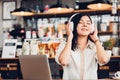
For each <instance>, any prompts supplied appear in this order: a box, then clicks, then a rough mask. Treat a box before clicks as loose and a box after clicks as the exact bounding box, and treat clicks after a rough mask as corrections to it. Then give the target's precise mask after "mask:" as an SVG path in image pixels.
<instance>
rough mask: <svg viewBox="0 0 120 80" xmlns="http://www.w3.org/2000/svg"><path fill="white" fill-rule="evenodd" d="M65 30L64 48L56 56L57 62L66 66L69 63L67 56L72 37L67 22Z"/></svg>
mask: <svg viewBox="0 0 120 80" xmlns="http://www.w3.org/2000/svg"><path fill="white" fill-rule="evenodd" d="M66 32H67V35H68V39H67V42H66V45H65V48H64V49H63V51H62V52H61V53H60V56H59V58H58V60H59V62H60V63H61V64H62V65H63V66H66V65H68V63H69V58H70V52H71V46H72V38H73V33H72V31H71V30H70V28H69V24H68V25H67V26H66Z"/></svg>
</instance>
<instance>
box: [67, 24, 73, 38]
mask: <svg viewBox="0 0 120 80" xmlns="http://www.w3.org/2000/svg"><path fill="white" fill-rule="evenodd" d="M66 33H67V35H68V38H71V39H72V38H73V32H72V30H71V28H70V23H68V24H67V26H66Z"/></svg>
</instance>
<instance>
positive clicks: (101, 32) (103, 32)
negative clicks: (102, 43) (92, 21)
mask: <svg viewBox="0 0 120 80" xmlns="http://www.w3.org/2000/svg"><path fill="white" fill-rule="evenodd" d="M118 33H120V32H117V34H118ZM112 34H113V32H112V31H99V32H98V35H112Z"/></svg>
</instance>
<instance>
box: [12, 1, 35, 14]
mask: <svg viewBox="0 0 120 80" xmlns="http://www.w3.org/2000/svg"><path fill="white" fill-rule="evenodd" d="M11 14H12V15H14V16H32V15H33V12H32V11H31V10H30V9H27V8H24V6H23V1H22V0H21V4H20V8H17V9H15V10H14V11H11Z"/></svg>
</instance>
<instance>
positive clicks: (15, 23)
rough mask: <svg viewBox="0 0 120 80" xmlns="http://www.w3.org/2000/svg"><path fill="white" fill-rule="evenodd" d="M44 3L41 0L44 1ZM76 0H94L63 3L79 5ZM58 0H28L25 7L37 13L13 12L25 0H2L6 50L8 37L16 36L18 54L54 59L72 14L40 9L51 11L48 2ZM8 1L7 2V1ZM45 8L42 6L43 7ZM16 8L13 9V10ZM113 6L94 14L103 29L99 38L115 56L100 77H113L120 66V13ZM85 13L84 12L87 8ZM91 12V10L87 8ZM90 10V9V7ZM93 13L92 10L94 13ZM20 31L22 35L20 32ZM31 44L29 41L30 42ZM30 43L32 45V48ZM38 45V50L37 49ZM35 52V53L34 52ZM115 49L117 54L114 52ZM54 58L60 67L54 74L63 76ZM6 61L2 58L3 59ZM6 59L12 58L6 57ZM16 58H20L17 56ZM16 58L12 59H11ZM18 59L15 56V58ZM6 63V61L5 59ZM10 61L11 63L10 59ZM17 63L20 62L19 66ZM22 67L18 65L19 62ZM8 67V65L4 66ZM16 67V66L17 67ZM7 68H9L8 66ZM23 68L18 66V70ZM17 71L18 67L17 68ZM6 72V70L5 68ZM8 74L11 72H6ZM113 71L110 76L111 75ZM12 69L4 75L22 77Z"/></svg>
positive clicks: (0, 38)
mask: <svg viewBox="0 0 120 80" xmlns="http://www.w3.org/2000/svg"><path fill="white" fill-rule="evenodd" d="M40 1H41V2H42V3H41V2H40ZM76 1H80V2H90V1H92V0H85V1H81V0H69V1H68V0H62V3H66V4H67V5H68V6H69V7H72V8H75V6H76ZM56 2H57V0H52V2H51V1H50V0H24V7H26V8H32V9H33V11H34V12H35V13H38V15H36V14H35V15H34V16H27V17H22V16H13V15H11V14H10V13H9V12H10V11H11V10H12V9H14V8H19V7H20V4H21V0H0V7H1V9H0V17H1V18H0V26H1V27H0V50H1V51H2V50H3V43H4V40H5V39H14V38H16V39H17V40H18V43H17V44H18V47H17V49H16V54H17V55H15V56H16V57H17V56H19V55H37V54H47V55H48V57H50V58H52V59H54V56H55V50H56V48H57V46H58V45H59V43H60V41H61V39H66V32H65V26H66V22H67V21H68V19H69V17H70V15H72V14H71V13H68V14H61V15H59V16H58V15H57V14H52V15H48V14H44V15H41V14H40V15H39V13H40V12H47V10H46V6H50V5H52V4H55V3H56ZM6 4H7V5H6ZM41 9H42V10H41ZM77 10H78V12H80V11H79V9H77V8H76V12H77ZM12 11H13V10H12ZM111 12H112V10H110V12H109V13H108V14H104V13H99V12H98V13H97V11H93V14H92V15H91V17H92V19H93V21H94V23H95V26H97V28H98V30H99V39H100V41H101V42H102V44H103V45H104V47H105V49H106V50H111V51H112V55H113V57H112V58H111V62H110V63H108V64H107V65H105V66H103V67H99V72H101V74H102V75H99V77H100V78H109V77H110V78H111V77H113V74H114V73H115V72H116V71H118V70H120V57H119V56H120V52H119V48H120V41H119V39H120V35H119V32H118V30H119V29H120V28H118V27H119V21H118V20H119V19H118V17H119V15H118V14H117V15H113V14H112V13H111ZM83 13H84V12H83ZM86 13H87V12H86ZM88 14H89V11H88ZM90 14H91V13H90ZM17 30H19V31H23V32H24V30H25V32H26V33H25V34H24V33H17V32H19V31H17ZM19 34H20V35H19ZM28 42H29V43H30V44H29V43H28ZM30 45H31V46H32V48H30ZM33 49H34V50H33ZM33 52H34V53H35V52H36V53H35V54H34V53H33ZM113 52H114V54H113ZM52 59H50V63H52V64H50V65H51V66H52V67H51V68H52V70H53V67H56V69H55V70H56V71H55V70H53V71H52V76H53V77H54V78H59V77H61V76H62V75H61V74H62V68H61V67H60V66H58V65H57V64H56V63H55V62H54V60H52ZM1 61H2V59H1ZM6 61H9V59H8V60H6ZM15 61H16V60H15ZM11 62H12V61H10V63H11ZM13 62H14V59H13ZM3 64H5V63H3ZM7 64H9V63H7ZM15 67H16V66H15ZM17 67H18V65H17ZM9 68H10V69H12V68H11V67H9ZM0 69H1V71H2V69H3V70H4V69H5V67H4V68H3V67H2V68H0ZM13 69H14V68H13ZM5 70H6V69H5ZM7 70H8V69H7ZM7 70H6V71H7ZM19 70H20V69H19V68H18V71H19ZM13 71H15V70H13ZM2 73H4V72H3V71H2ZM5 74H7V73H5ZM13 74H14V73H13ZM109 75H110V76H109ZM11 76H12V75H11V74H10V73H9V76H3V77H4V78H15V77H16V76H17V77H20V78H21V74H20V73H19V74H18V75H16V76H12V77H11Z"/></svg>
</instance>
